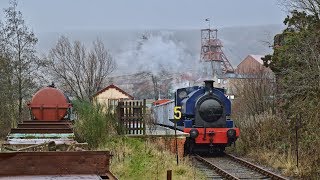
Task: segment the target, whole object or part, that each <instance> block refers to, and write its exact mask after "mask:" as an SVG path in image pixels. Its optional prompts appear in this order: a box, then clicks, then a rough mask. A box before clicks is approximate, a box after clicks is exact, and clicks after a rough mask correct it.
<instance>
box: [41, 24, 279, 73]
mask: <svg viewBox="0 0 320 180" xmlns="http://www.w3.org/2000/svg"><path fill="white" fill-rule="evenodd" d="M281 29H282V26H281V25H264V26H247V27H226V28H219V32H218V37H219V38H220V39H221V40H222V42H223V45H224V52H225V54H226V55H227V57H228V58H229V60H230V61H231V63H232V65H233V66H234V67H235V66H237V65H238V64H239V62H240V61H241V60H242V59H244V58H245V57H246V56H247V55H248V54H261V55H263V54H268V53H270V52H271V51H272V49H271V48H270V47H268V44H266V43H264V41H268V42H272V41H273V36H274V35H275V34H277V33H279V32H280V31H281ZM144 33H145V34H148V41H147V42H143V43H144V44H143V45H142V47H140V48H138V42H141V37H142V34H144ZM61 35H65V36H67V37H69V38H70V39H72V40H80V41H82V42H84V43H85V44H90V43H91V42H92V41H93V40H95V39H96V38H100V39H102V41H103V42H104V43H105V45H106V46H107V48H108V49H109V50H110V52H111V54H112V55H113V57H114V58H115V60H116V62H117V64H118V69H117V72H116V74H131V73H133V72H136V71H138V70H150V69H152V70H155V69H158V67H159V66H164V67H166V68H168V69H170V70H173V69H180V70H186V69H193V68H195V67H197V62H198V60H199V56H200V55H199V52H200V30H198V29H185V30H147V31H144V30H117V31H116V30H105V31H102V30H97V31H94V30H90V31H88V30H86V31H85V30H83V31H82V30H75V31H72V32H71V31H66V32H45V33H38V38H39V44H38V53H39V54H46V53H47V52H48V50H50V48H51V47H53V46H54V44H55V43H56V42H57V39H58V37H59V36H61ZM128 64H130V67H129V66H128Z"/></svg>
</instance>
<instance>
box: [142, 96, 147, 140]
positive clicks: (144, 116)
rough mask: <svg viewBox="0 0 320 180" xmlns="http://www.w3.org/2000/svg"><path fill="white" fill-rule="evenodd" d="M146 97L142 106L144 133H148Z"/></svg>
mask: <svg viewBox="0 0 320 180" xmlns="http://www.w3.org/2000/svg"><path fill="white" fill-rule="evenodd" d="M146 106H147V105H146V99H143V106H142V108H143V109H142V117H143V118H142V125H143V135H146V108H147V107H146Z"/></svg>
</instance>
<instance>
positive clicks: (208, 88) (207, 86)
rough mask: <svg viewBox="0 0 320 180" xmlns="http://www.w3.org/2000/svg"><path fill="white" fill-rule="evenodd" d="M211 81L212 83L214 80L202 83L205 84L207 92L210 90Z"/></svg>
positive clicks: (211, 86) (211, 87)
mask: <svg viewBox="0 0 320 180" xmlns="http://www.w3.org/2000/svg"><path fill="white" fill-rule="evenodd" d="M213 83H214V80H206V81H204V84H205V87H206V92H208V91H210V92H212V89H213Z"/></svg>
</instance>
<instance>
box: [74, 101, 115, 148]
mask: <svg viewBox="0 0 320 180" xmlns="http://www.w3.org/2000/svg"><path fill="white" fill-rule="evenodd" d="M73 104H74V111H75V113H76V120H75V125H74V129H75V134H76V137H77V139H78V141H80V142H87V143H88V144H89V146H90V147H93V148H95V147H98V146H99V144H100V143H102V142H104V141H105V139H106V138H107V137H108V136H110V135H111V134H114V133H115V127H116V126H117V125H116V124H115V122H116V116H115V115H114V114H113V113H112V112H111V111H109V110H108V109H106V108H105V107H104V106H101V105H99V104H97V105H93V104H91V103H89V102H84V101H75V102H74V103H73Z"/></svg>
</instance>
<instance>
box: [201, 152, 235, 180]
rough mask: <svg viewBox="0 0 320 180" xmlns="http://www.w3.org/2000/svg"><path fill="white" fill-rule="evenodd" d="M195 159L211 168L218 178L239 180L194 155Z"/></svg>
mask: <svg viewBox="0 0 320 180" xmlns="http://www.w3.org/2000/svg"><path fill="white" fill-rule="evenodd" d="M195 158H196V159H197V160H199V161H201V162H203V163H205V164H206V165H208V166H209V167H210V168H212V169H213V170H215V171H216V172H217V173H218V174H219V175H220V176H222V177H224V178H226V179H232V180H239V178H237V177H235V176H233V175H231V174H229V173H228V172H226V171H224V170H223V169H221V168H219V167H218V166H216V165H214V164H213V163H211V162H209V161H208V160H206V159H205V158H203V157H201V156H199V155H196V156H195Z"/></svg>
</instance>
